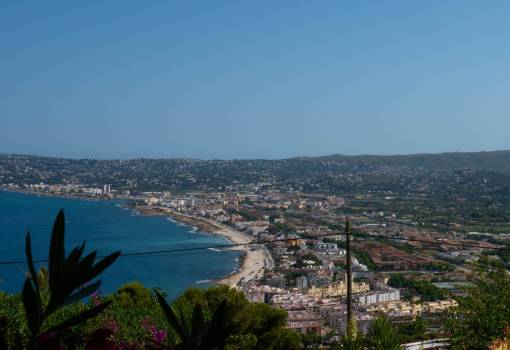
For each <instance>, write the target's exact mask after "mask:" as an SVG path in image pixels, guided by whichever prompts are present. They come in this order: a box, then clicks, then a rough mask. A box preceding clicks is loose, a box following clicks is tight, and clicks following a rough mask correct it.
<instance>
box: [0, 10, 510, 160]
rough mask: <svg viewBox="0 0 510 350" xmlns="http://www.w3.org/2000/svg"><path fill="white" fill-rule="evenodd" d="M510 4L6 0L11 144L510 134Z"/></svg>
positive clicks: (6, 104)
mask: <svg viewBox="0 0 510 350" xmlns="http://www.w3.org/2000/svg"><path fill="white" fill-rule="evenodd" d="M509 13H510V3H507V2H504V1H495V2H491V3H489V4H487V3H483V4H482V3H477V2H466V1H451V2H435V3H415V2H413V3H411V2H405V1H391V2H385V3H341V2H340V3H338V2H330V1H326V2H321V3H307V2H282V3H277V4H275V3H273V2H257V3H249V4H247V3H230V2H224V1H219V2H214V3H201V4H197V3H196V4H193V3H171V2H162V1H154V2H144V3H137V2H132V1H125V2H121V3H113V2H107V3H101V4H99V3H96V2H87V3H69V2H65V1H56V2H52V3H31V4H28V3H21V2H3V3H1V4H0V50H1V52H2V57H0V70H1V72H2V79H1V80H0V101H1V103H0V152H2V153H15V154H38V155H43V156H55V157H65V158H101V159H112V158H118V159H127V158H139V157H145V158H180V157H186V158H197V159H282V158H292V157H299V156H324V155H331V154H346V155H360V154H379V155H393V154H417V153H440V152H455V151H459V152H476V151H480V150H500V149H510V140H509V138H508V135H507V130H510V118H508V112H509V110H510V102H509V101H510V98H508V96H507V95H508V91H510V49H509V48H508V46H507V45H505V44H504V43H505V42H508V39H509V38H510V27H509V26H508V24H507V19H508V14H509Z"/></svg>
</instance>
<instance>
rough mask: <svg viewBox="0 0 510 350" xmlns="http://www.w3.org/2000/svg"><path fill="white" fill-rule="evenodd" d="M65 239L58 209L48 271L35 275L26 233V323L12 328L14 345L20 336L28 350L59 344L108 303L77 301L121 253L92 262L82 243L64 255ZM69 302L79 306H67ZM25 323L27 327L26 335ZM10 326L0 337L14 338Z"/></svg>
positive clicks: (92, 255) (95, 287)
mask: <svg viewBox="0 0 510 350" xmlns="http://www.w3.org/2000/svg"><path fill="white" fill-rule="evenodd" d="M64 239H65V217H64V211H63V210H61V211H60V212H59V213H58V215H57V218H56V219H55V223H54V225H53V231H52V235H51V240H50V253H49V267H48V270H47V273H46V272H45V271H46V270H43V271H42V272H41V273H40V274H38V273H36V270H35V266H34V263H33V259H32V244H31V239H30V233H27V235H26V242H25V243H26V244H25V248H26V257H27V261H28V271H29V277H27V279H26V280H25V283H24V285H23V290H22V293H21V300H22V304H23V308H24V311H25V316H26V317H25V321H26V322H25V323H24V324H23V323H21V324H19V326H20V327H19V328H18V329H17V330H16V331H15V332H16V334H17V335H14V337H17V338H18V339H11V340H12V341H13V342H14V344H17V345H16V346H21V343H20V342H18V340H19V339H23V338H25V339H27V342H26V344H25V345H24V346H26V348H27V349H37V348H40V347H42V346H48V345H47V344H48V342H56V343H60V338H61V337H62V336H63V335H64V333H68V332H69V330H70V329H71V328H73V327H76V326H79V325H82V324H84V323H85V322H86V321H87V320H89V319H92V318H95V317H96V316H97V315H99V314H100V313H101V312H102V311H104V310H105V309H106V308H107V307H108V305H109V304H110V303H109V302H104V303H99V304H97V305H94V306H92V307H87V308H83V307H82V306H83V304H82V303H79V302H80V301H81V300H82V299H83V298H85V297H87V296H89V295H91V294H93V293H95V292H96V291H97V290H98V288H99V286H100V284H101V281H96V282H92V281H93V280H94V279H95V278H96V277H97V276H98V275H99V274H100V273H101V272H103V271H104V270H105V269H106V268H108V267H109V266H110V265H111V264H112V263H113V262H114V261H115V260H116V259H117V258H118V256H119V255H120V252H116V253H114V254H112V255H109V256H108V257H106V258H104V259H102V260H100V261H99V262H98V263H96V264H94V261H95V259H96V252H92V253H90V254H89V255H86V256H85V257H83V252H84V250H85V243H83V244H82V245H81V246H77V247H75V248H74V249H73V250H72V251H71V253H69V255H68V256H67V257H66V254H65V249H64ZM72 305H78V306H75V307H67V308H66V306H72ZM68 311H73V312H68ZM12 316H13V315H11V318H10V320H11V322H17V320H18V318H17V317H12ZM25 325H26V326H28V327H27V328H28V332H26V334H25V333H24V332H25V330H26V329H27V328H25ZM9 329H10V330H9ZM12 329H13V328H12V327H11V328H7V327H4V329H0V332H2V333H4V332H5V333H9V334H7V335H6V336H0V338H7V337H13V335H12V334H11V333H12ZM45 344H46V345H45Z"/></svg>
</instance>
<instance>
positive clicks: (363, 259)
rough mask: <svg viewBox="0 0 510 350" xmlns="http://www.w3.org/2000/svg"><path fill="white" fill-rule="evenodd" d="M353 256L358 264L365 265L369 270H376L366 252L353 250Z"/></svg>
mask: <svg viewBox="0 0 510 350" xmlns="http://www.w3.org/2000/svg"><path fill="white" fill-rule="evenodd" d="M354 256H355V257H356V259H358V261H359V262H360V264H363V265H366V266H367V267H368V268H369V269H370V270H377V266H375V264H374V262H373V261H372V259H370V256H369V255H368V253H367V252H365V251H362V250H356V249H355V250H354Z"/></svg>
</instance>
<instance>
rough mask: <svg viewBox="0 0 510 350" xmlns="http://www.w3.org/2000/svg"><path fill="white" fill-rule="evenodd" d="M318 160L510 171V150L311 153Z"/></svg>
mask: <svg viewBox="0 0 510 350" xmlns="http://www.w3.org/2000/svg"><path fill="white" fill-rule="evenodd" d="M310 159H314V160H320V161H324V160H327V161H345V162H354V163H365V164H367V165H371V166H384V165H386V166H391V167H400V166H408V167H411V168H419V167H423V168H426V169H430V170H460V169H473V170H489V171H495V172H503V173H509V172H510V151H492V152H450V153H437V154H409V155H388V156H378V155H359V156H346V155H341V154H339V155H331V156H325V157H312V158H310Z"/></svg>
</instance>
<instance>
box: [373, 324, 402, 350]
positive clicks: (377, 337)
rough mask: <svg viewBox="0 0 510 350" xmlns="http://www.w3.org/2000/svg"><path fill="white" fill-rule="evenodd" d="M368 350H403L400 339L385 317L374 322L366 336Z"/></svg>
mask: <svg viewBox="0 0 510 350" xmlns="http://www.w3.org/2000/svg"><path fill="white" fill-rule="evenodd" d="M365 339H366V347H367V349H368V350H402V349H403V347H402V346H401V345H400V337H399V335H398V333H397V332H396V329H395V328H394V327H393V325H392V324H391V323H390V322H389V321H388V320H387V319H386V318H384V317H378V318H376V319H375V320H373V321H372V323H371V324H370V328H369V329H368V333H367V335H366V338H365Z"/></svg>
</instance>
